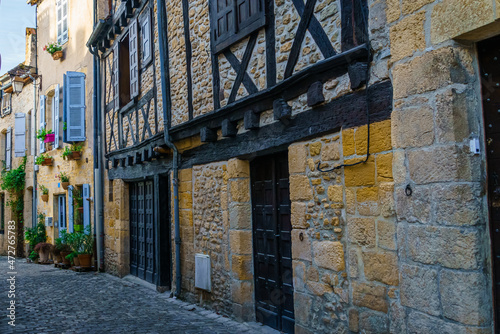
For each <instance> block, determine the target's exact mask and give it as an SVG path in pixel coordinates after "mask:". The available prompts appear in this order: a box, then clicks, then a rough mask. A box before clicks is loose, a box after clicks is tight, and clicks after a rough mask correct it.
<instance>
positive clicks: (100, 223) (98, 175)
mask: <svg viewBox="0 0 500 334" xmlns="http://www.w3.org/2000/svg"><path fill="white" fill-rule="evenodd" d="M96 25H97V1H96V0H94V29H95V27H96ZM89 51H90V53H91V54H92V55H94V61H93V67H94V94H93V96H92V99H93V105H94V117H93V118H94V124H93V125H94V131H93V134H94V222H95V228H94V235H95V236H96V241H97V242H96V248H97V249H96V250H97V266H98V268H99V271H102V270H103V269H104V243H103V241H104V217H103V214H104V205H103V188H104V187H103V182H102V180H103V177H102V159H101V149H100V148H101V117H100V116H101V86H100V83H101V80H100V78H101V67H100V57H99V52H98V50H97V48H96V47H92V46H89Z"/></svg>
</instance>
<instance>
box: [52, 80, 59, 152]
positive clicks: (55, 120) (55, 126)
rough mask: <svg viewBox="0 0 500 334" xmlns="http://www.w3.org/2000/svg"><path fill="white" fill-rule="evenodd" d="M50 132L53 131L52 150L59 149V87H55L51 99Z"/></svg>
mask: <svg viewBox="0 0 500 334" xmlns="http://www.w3.org/2000/svg"><path fill="white" fill-rule="evenodd" d="M52 111H53V112H52V131H54V137H55V141H54V148H59V85H57V86H56V90H55V93H54V98H53V99H52Z"/></svg>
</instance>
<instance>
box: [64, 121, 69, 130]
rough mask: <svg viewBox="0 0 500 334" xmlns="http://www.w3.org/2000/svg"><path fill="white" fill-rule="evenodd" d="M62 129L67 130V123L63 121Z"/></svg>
mask: <svg viewBox="0 0 500 334" xmlns="http://www.w3.org/2000/svg"><path fill="white" fill-rule="evenodd" d="M63 130H64V131H66V130H68V123H66V122H63Z"/></svg>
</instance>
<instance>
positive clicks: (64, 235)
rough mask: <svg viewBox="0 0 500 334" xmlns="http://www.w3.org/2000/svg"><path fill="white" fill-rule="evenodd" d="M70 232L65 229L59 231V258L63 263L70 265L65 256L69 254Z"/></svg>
mask: <svg viewBox="0 0 500 334" xmlns="http://www.w3.org/2000/svg"><path fill="white" fill-rule="evenodd" d="M69 236H70V234H69V233H68V232H66V230H62V231H61V237H60V238H59V239H61V259H62V262H63V264H65V265H68V266H69V265H71V261H70V260H69V259H68V258H67V256H68V255H70V254H71V247H70V245H69V244H68V241H69Z"/></svg>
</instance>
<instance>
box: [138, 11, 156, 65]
mask: <svg viewBox="0 0 500 334" xmlns="http://www.w3.org/2000/svg"><path fill="white" fill-rule="evenodd" d="M151 21H152V15H151V10H150V9H149V8H147V9H146V10H145V11H144V12H143V13H142V14H141V15H140V16H139V35H140V45H139V46H140V50H141V68H143V69H144V68H145V67H147V66H148V65H149V64H150V63H151V61H152V60H153V43H152V41H151V40H152V38H153V33H152V29H151V28H152V22H151ZM145 23H147V24H148V26H147V30H146V29H144V25H145ZM145 34H147V37H148V39H149V40H148V43H149V45H148V47H145V45H144V37H145V36H144V35H145ZM146 51H147V52H148V54H147V55H146Z"/></svg>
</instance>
